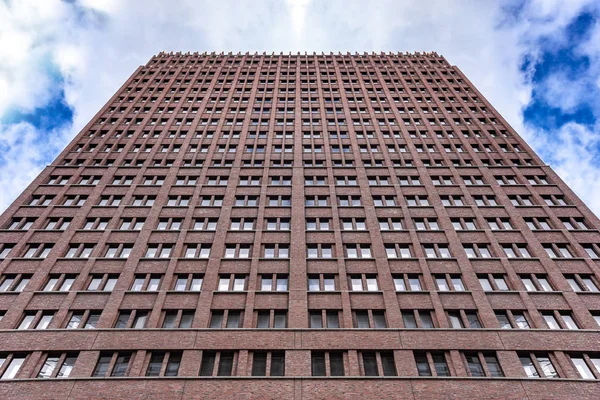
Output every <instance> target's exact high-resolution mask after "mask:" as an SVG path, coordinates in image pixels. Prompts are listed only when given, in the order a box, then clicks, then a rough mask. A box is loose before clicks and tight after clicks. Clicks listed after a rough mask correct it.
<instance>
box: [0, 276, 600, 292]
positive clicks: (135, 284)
mask: <svg viewBox="0 0 600 400" xmlns="http://www.w3.org/2000/svg"><path fill="white" fill-rule="evenodd" d="M563 276H564V279H565V280H566V281H567V283H568V284H569V286H570V288H571V289H572V290H573V291H574V292H590V293H599V292H600V289H599V288H600V284H599V281H598V278H597V277H596V276H595V275H594V274H592V273H587V274H586V273H579V274H572V273H571V274H564V275H563ZM31 277H32V275H31V274H3V275H0V292H17V293H20V292H22V291H23V290H25V288H26V287H27V285H28V284H29V282H30V281H31ZM78 277H79V275H78V274H72V273H67V274H49V275H48V277H47V279H46V280H45V281H44V282H42V283H41V286H40V287H39V288H38V290H41V291H44V292H68V291H71V290H72V289H73V286H74V285H76V286H75V287H81V289H84V288H85V290H86V291H104V292H112V291H113V290H114V288H115V286H116V285H117V282H118V280H119V277H120V274H118V273H105V274H98V273H94V274H89V275H87V276H83V275H82V278H85V280H84V282H83V283H81V282H80V283H77V284H76V281H77V279H78ZM518 278H519V281H518V282H513V281H510V280H509V279H508V277H507V275H506V274H501V273H494V274H484V273H479V274H477V280H478V282H479V286H478V287H469V286H467V285H466V284H465V283H464V281H463V278H462V275H461V274H458V273H450V274H439V273H437V274H433V275H432V283H431V284H428V283H427V282H426V281H425V279H424V276H423V275H422V274H417V273H407V274H398V273H394V274H392V279H393V283H394V290H395V291H396V292H423V291H436V292H464V291H467V290H483V291H484V292H494V291H498V292H504V291H511V290H512V291H521V290H523V289H524V290H525V291H527V292H553V291H556V289H555V288H556V286H557V284H556V283H551V280H550V279H549V277H548V276H547V275H546V274H540V273H535V274H531V273H530V274H525V273H521V274H519V275H518ZM203 282H204V276H203V275H202V274H175V276H174V277H173V278H172V280H171V282H170V283H169V282H167V281H166V278H165V276H164V274H158V273H152V274H136V275H134V276H133V278H132V281H131V283H130V284H128V285H127V290H130V291H134V292H139V291H151V292H154V291H159V290H172V291H176V292H180V291H200V290H201V289H202V285H203ZM256 285H257V286H256V290H257V291H261V292H287V291H288V290H289V289H288V288H289V277H288V275H287V274H260V275H259V280H258V282H257V283H256ZM248 286H249V276H248V275H245V274H221V275H219V279H218V282H217V285H216V287H215V290H216V291H218V292H232V291H233V292H240V291H242V292H244V291H248V289H249V288H248ZM429 286H431V287H429ZM345 287H347V288H348V290H350V291H352V292H378V291H380V290H381V289H380V284H379V279H378V275H377V274H349V275H348V281H347V282H346V286H345ZM341 289H342V287H341V282H340V277H339V275H336V274H309V275H308V277H307V291H308V292H339V291H341Z"/></svg>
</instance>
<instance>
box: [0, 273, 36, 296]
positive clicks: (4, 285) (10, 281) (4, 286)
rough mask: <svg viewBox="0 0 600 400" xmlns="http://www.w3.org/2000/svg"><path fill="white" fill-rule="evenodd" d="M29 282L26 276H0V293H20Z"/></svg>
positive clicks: (28, 277) (29, 277) (29, 276)
mask: <svg viewBox="0 0 600 400" xmlns="http://www.w3.org/2000/svg"><path fill="white" fill-rule="evenodd" d="M30 280H31V275H28V274H16V275H15V274H9V275H2V276H0V282H1V283H0V292H22V291H23V289H25V287H26V286H27V284H28V283H29V281H30Z"/></svg>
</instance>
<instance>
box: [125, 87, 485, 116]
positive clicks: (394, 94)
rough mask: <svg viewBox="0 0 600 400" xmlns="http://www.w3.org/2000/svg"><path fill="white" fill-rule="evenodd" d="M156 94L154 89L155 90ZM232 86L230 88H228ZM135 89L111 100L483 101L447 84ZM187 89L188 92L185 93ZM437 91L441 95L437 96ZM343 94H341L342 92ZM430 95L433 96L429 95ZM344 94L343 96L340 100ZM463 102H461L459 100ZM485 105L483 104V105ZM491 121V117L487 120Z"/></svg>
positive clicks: (237, 101)
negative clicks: (425, 87) (407, 88)
mask: <svg viewBox="0 0 600 400" xmlns="http://www.w3.org/2000/svg"><path fill="white" fill-rule="evenodd" d="M155 89H156V92H157V93H158V94H155V93H154V90H155ZM231 89H233V90H231ZM136 90H138V92H137V94H132V93H129V92H127V91H124V92H122V93H120V95H119V97H118V98H117V100H116V102H115V103H113V105H114V106H119V104H122V103H134V102H135V103H141V104H144V103H148V102H149V103H156V102H159V103H165V104H179V103H196V104H200V103H201V102H203V101H205V100H206V96H208V100H207V101H205V102H206V103H221V104H225V103H226V102H227V101H228V100H229V99H231V103H233V104H237V103H240V104H248V103H249V102H250V98H251V97H252V94H254V102H255V104H257V103H262V102H267V103H268V104H271V103H272V101H273V98H276V99H277V102H278V103H279V104H283V103H289V104H291V103H294V104H295V103H297V100H299V102H300V103H301V104H303V105H308V104H311V103H315V105H317V104H319V103H320V102H321V101H323V102H324V103H325V106H330V105H335V104H340V105H341V104H342V103H343V102H345V103H348V104H349V105H350V106H354V105H358V106H360V105H363V104H365V103H366V102H367V101H368V102H370V104H374V105H376V106H378V105H380V104H381V105H387V104H390V103H393V104H401V103H403V104H407V105H413V106H414V105H419V107H420V105H421V104H425V103H427V104H437V103H435V102H434V97H435V100H436V101H437V102H439V103H441V104H442V105H443V106H444V107H445V105H446V104H447V103H449V104H451V105H452V104H454V103H458V104H461V106H463V105H466V106H469V107H470V106H472V105H478V104H483V102H482V101H481V100H480V99H479V98H478V97H477V96H475V95H472V94H471V95H470V96H469V95H462V93H468V92H470V89H467V90H464V91H463V90H462V89H460V88H458V87H453V90H454V91H455V92H457V95H458V97H456V96H454V95H453V94H448V95H447V94H446V93H448V91H447V88H442V89H441V90H440V89H438V88H433V89H432V92H433V93H429V92H427V91H421V88H419V91H421V93H416V90H417V89H415V94H414V95H412V96H407V95H405V94H406V93H405V92H404V89H403V88H401V89H396V88H394V90H389V91H390V94H389V95H387V94H385V93H384V92H383V90H382V89H377V90H373V89H371V88H368V89H367V93H366V95H365V94H363V93H360V92H357V93H354V92H347V93H344V92H340V91H339V90H337V89H330V88H324V89H322V90H318V89H316V88H312V89H301V90H299V91H296V89H295V88H293V87H279V88H278V90H274V89H273V88H252V87H247V88H244V87H235V88H231V87H225V88H223V87H216V88H213V89H212V92H211V93H208V87H204V88H202V89H200V88H198V87H193V88H192V89H191V90H189V92H188V90H187V89H183V88H181V89H179V91H178V92H177V91H175V92H171V93H167V94H166V95H163V94H162V93H163V88H160V87H159V88H149V89H147V90H146V92H145V93H141V91H142V90H141V88H138V89H136ZM186 92H188V93H187V94H186ZM297 93H300V94H301V96H300V97H296V94H297ZM440 94H441V95H442V96H440ZM342 95H343V96H342ZM432 96H433V97H432ZM342 97H343V100H342ZM459 101H460V102H462V103H460V102H459ZM483 107H485V106H483ZM490 121H491V120H490Z"/></svg>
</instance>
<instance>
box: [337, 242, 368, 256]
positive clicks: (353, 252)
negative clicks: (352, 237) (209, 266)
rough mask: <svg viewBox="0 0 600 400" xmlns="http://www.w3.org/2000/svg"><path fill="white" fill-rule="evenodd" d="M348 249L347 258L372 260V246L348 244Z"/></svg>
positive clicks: (346, 246)
mask: <svg viewBox="0 0 600 400" xmlns="http://www.w3.org/2000/svg"><path fill="white" fill-rule="evenodd" d="M344 247H345V248H346V249H345V250H346V257H347V258H371V257H372V255H371V246H369V245H368V244H356V245H351V244H347V245H345V246H344Z"/></svg>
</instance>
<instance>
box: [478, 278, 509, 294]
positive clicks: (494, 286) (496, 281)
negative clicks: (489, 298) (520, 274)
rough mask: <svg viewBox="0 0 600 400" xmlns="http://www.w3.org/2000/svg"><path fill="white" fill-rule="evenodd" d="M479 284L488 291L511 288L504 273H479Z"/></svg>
mask: <svg viewBox="0 0 600 400" xmlns="http://www.w3.org/2000/svg"><path fill="white" fill-rule="evenodd" d="M477 278H478V279H479V284H480V285H481V288H482V289H483V290H484V291H486V292H492V291H505V290H510V289H509V287H508V284H507V283H506V278H505V276H504V275H500V274H478V275H477Z"/></svg>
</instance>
